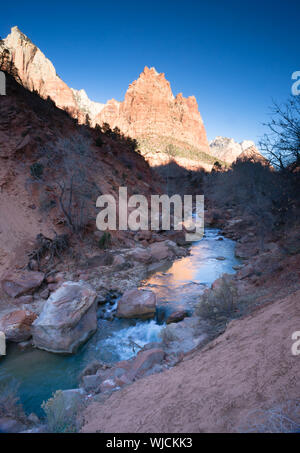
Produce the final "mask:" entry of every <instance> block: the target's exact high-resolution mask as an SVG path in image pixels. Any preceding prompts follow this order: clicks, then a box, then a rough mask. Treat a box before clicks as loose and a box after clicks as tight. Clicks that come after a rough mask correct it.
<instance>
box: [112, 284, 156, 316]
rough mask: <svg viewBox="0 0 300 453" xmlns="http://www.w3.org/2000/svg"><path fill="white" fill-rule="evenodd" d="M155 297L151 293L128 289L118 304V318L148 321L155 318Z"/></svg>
mask: <svg viewBox="0 0 300 453" xmlns="http://www.w3.org/2000/svg"><path fill="white" fill-rule="evenodd" d="M155 310H156V295H155V293H153V292H152V291H149V290H142V289H136V288H135V289H130V290H127V291H125V293H124V294H123V296H122V297H121V299H120V300H119V302H118V309H117V313H116V315H117V317H118V318H141V319H150V318H153V317H154V316H155Z"/></svg>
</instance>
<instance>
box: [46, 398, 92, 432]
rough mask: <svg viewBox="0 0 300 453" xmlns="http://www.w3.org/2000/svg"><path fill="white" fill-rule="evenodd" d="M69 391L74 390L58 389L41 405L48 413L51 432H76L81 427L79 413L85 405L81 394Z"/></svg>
mask: <svg viewBox="0 0 300 453" xmlns="http://www.w3.org/2000/svg"><path fill="white" fill-rule="evenodd" d="M67 392H72V390H69V391H66V392H63V391H62V390H57V391H56V392H55V393H53V396H52V398H49V399H48V400H47V401H46V402H45V401H44V402H43V404H42V406H41V407H42V409H43V410H44V412H45V414H46V423H47V430H48V431H49V432H51V433H75V432H78V431H79V429H80V424H81V422H80V421H79V415H80V413H81V409H82V406H83V403H82V398H81V395H80V394H79V393H75V392H73V394H71V393H69V394H68V393H67ZM67 394H68V395H69V397H68V396H67Z"/></svg>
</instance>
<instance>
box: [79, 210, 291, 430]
mask: <svg viewBox="0 0 300 453" xmlns="http://www.w3.org/2000/svg"><path fill="white" fill-rule="evenodd" d="M217 219H218V220H217ZM219 219H222V220H221V221H220V220H219ZM207 220H208V223H209V224H210V225H214V226H220V227H221V228H222V232H223V233H224V235H226V236H229V237H231V238H234V239H236V240H237V241H238V245H237V247H236V254H237V255H238V256H240V257H241V258H242V259H243V265H242V266H241V267H240V269H238V271H237V273H236V275H235V276H234V277H233V281H234V283H235V284H236V285H237V289H238V291H239V294H242V295H243V297H244V298H246V299H247V302H248V303H247V304H245V306H244V309H245V311H244V313H241V317H242V319H236V320H234V321H231V322H229V323H228V325H227V328H226V330H225V332H224V333H223V334H221V335H220V336H218V337H217V338H216V339H215V340H213V341H211V342H210V343H208V344H207V345H206V346H205V347H204V348H203V347H202V348H201V347H200V349H199V348H198V349H196V350H195V351H193V352H190V353H188V354H186V355H185V356H184V357H182V360H181V361H179V363H178V364H176V366H174V367H173V368H172V369H169V370H167V371H165V372H163V373H160V374H156V375H154V376H149V377H145V378H143V379H141V380H139V381H136V382H134V383H133V384H132V385H130V386H128V387H127V388H125V389H123V390H121V391H118V392H115V393H113V394H112V395H111V396H110V397H109V399H108V400H107V401H104V402H93V403H92V404H91V405H89V406H88V407H87V409H86V410H85V412H84V424H83V428H82V431H83V432H95V431H97V432H168V433H169V432H170V433H171V432H239V431H242V432H246V431H255V432H259V431H262V432H268V431H272V432H274V431H276V430H277V431H280V430H281V431H284V430H286V431H291V430H295V429H296V428H297V424H298V426H299V420H300V414H299V395H300V385H299V379H298V370H299V363H298V362H299V358H298V357H299V356H293V355H292V352H291V347H292V343H293V341H292V334H293V332H295V331H297V330H299V325H300V311H299V304H300V291H299V276H300V254H299V251H300V250H299V238H298V234H297V231H289V232H287V233H286V234H285V237H279V238H278V237H274V235H273V236H272V237H269V240H268V241H266V242H265V244H264V247H263V249H261V247H260V241H259V238H258V237H257V236H256V232H255V225H253V224H252V222H251V219H250V221H249V219H239V218H233V216H232V212H229V211H228V212H222V213H220V212H219V213H213V212H208V213H207ZM217 286H218V285H217V284H216V283H215V285H213V286H212V291H214V287H215V288H216V287H217ZM288 418H290V420H292V421H293V422H294V424H293V423H291V424H290V425H289V426H288V424H286V423H285V421H286V420H287V419H288ZM297 429H298V428H297Z"/></svg>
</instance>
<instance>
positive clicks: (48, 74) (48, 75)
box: [0, 27, 81, 118]
mask: <svg viewBox="0 0 300 453" xmlns="http://www.w3.org/2000/svg"><path fill="white" fill-rule="evenodd" d="M4 47H5V48H6V49H8V50H9V52H10V55H9V59H10V61H11V62H12V63H13V65H14V67H15V68H16V70H17V74H18V77H19V78H20V80H21V82H22V85H23V86H24V87H25V88H28V89H29V90H31V91H33V90H35V91H37V92H38V93H39V95H40V96H41V97H42V98H43V99H47V98H48V96H49V97H50V98H51V99H52V100H53V101H54V102H55V104H56V105H57V107H59V108H62V109H64V110H67V111H69V112H70V113H71V114H72V116H74V117H75V118H78V117H80V115H81V113H80V111H79V109H78V106H77V102H76V100H75V97H74V94H73V92H72V90H71V88H69V87H68V85H67V84H66V83H65V82H63V81H62V80H61V78H60V77H58V75H57V74H56V71H55V68H54V66H53V64H52V63H51V61H50V60H48V58H46V57H45V55H44V54H43V53H42V52H41V51H40V49H39V48H38V47H36V46H35V45H34V44H33V43H32V42H31V41H30V39H29V38H27V36H25V35H24V34H23V33H22V32H21V31H20V30H19V29H18V27H13V28H12V29H11V33H10V34H9V35H8V36H7V37H6V38H5V40H4ZM0 50H1V49H0Z"/></svg>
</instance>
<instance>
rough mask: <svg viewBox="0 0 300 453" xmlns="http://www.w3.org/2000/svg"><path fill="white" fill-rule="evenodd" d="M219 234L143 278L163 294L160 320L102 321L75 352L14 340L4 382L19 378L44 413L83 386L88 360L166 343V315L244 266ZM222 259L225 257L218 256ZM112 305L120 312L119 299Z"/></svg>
mask: <svg viewBox="0 0 300 453" xmlns="http://www.w3.org/2000/svg"><path fill="white" fill-rule="evenodd" d="M219 237H220V236H219V234H218V230H215V229H209V230H206V234H205V236H204V238H203V239H202V240H201V241H199V242H195V243H194V244H193V245H192V248H191V254H190V255H189V256H187V257H184V258H182V259H179V260H176V261H175V262H174V263H173V264H172V265H171V266H169V268H168V269H162V270H161V271H160V272H156V273H155V274H154V275H152V276H151V277H149V279H148V280H146V281H145V282H143V284H142V287H145V288H149V289H151V290H153V291H155V293H156V295H157V300H158V316H157V319H156V320H151V321H145V322H142V321H135V320H118V319H114V320H113V321H108V320H105V319H99V320H98V330H97V332H96V333H95V334H94V335H93V337H92V338H91V339H90V340H89V341H88V342H87V343H86V344H85V345H84V346H82V347H81V348H80V350H79V351H78V352H77V353H76V354H74V355H71V356H64V355H58V354H52V353H48V352H45V351H42V350H38V349H29V350H27V351H24V352H20V351H19V350H18V348H17V346H16V345H14V344H10V345H8V348H7V355H6V356H5V357H3V358H1V359H0V382H1V381H7V380H16V381H17V382H18V383H19V394H20V399H21V401H22V403H23V405H24V408H25V410H26V412H28V413H30V412H35V413H36V414H38V415H42V414H43V412H42V409H41V403H42V402H43V401H45V400H47V399H48V398H49V397H51V395H52V393H53V392H54V391H56V390H58V389H62V390H64V389H69V388H75V387H77V386H78V376H79V374H80V372H81V371H82V370H83V368H84V367H85V366H86V365H87V364H88V363H90V362H92V361H94V360H102V361H104V362H108V363H111V362H116V361H119V360H126V359H129V358H131V357H133V356H134V355H135V354H136V353H137V350H136V348H135V347H134V346H133V344H134V343H136V344H138V345H139V346H141V347H142V346H144V345H145V344H147V343H150V342H153V341H160V337H159V334H160V332H161V330H162V329H163V328H164V324H163V323H162V321H161V320H162V319H163V316H165V315H166V314H168V313H169V312H171V311H174V310H177V309H180V308H185V309H186V310H188V311H192V310H193V308H194V304H195V301H196V297H197V296H198V295H199V293H200V292H201V291H202V289H204V288H205V287H207V285H211V283H212V282H213V281H214V280H216V279H217V278H218V277H219V276H220V275H221V274H223V273H225V272H226V273H234V270H233V266H235V265H237V264H239V261H238V260H237V259H236V258H235V256H234V247H235V243H234V242H233V241H231V240H229V239H226V238H224V239H223V240H219ZM220 257H223V258H225V259H218V258H220ZM106 308H107V310H108V311H109V310H114V309H115V308H116V303H115V305H113V306H111V305H109V304H108V305H107V307H106ZM0 391H1V390H0Z"/></svg>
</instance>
